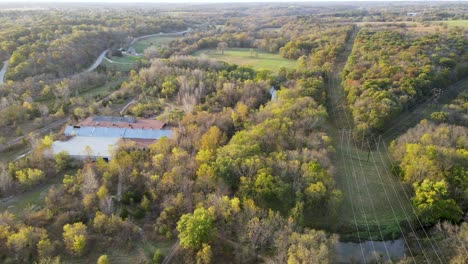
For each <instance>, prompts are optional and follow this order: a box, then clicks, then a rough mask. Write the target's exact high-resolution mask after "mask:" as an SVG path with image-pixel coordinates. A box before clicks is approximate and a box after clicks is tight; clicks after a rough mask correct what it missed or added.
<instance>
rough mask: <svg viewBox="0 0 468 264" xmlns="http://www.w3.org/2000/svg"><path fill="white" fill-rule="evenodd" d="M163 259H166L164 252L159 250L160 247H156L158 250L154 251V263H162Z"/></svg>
mask: <svg viewBox="0 0 468 264" xmlns="http://www.w3.org/2000/svg"><path fill="white" fill-rule="evenodd" d="M163 260H164V256H163V254H162V253H161V250H159V248H158V249H156V250H155V251H154V254H153V263H154V264H160V263H162V262H163Z"/></svg>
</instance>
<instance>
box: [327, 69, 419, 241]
mask: <svg viewBox="0 0 468 264" xmlns="http://www.w3.org/2000/svg"><path fill="white" fill-rule="evenodd" d="M343 93H344V92H343V90H342V88H341V85H340V79H339V77H338V74H335V75H334V76H333V77H332V78H330V82H329V83H328V86H327V94H328V107H329V111H330V112H329V113H330V133H331V134H332V135H333V139H334V142H335V144H334V147H335V149H336V152H335V155H334V157H333V164H334V165H335V169H336V171H335V180H336V183H337V187H338V189H339V190H341V192H342V194H343V202H342V205H341V207H340V209H339V210H338V212H337V216H336V218H337V220H336V223H335V224H336V226H335V228H336V230H335V231H337V232H339V233H340V236H341V238H342V239H344V240H354V241H356V240H358V239H360V240H382V239H391V238H397V237H399V236H400V228H399V226H400V223H401V226H402V228H404V227H403V226H404V225H406V221H407V220H408V219H409V220H412V219H413V214H412V209H411V204H410V202H409V201H408V199H407V198H406V196H405V194H404V191H403V188H402V185H400V182H399V179H397V178H396V177H395V176H393V175H392V174H391V173H390V170H389V169H390V161H389V159H388V156H387V153H386V152H385V150H384V148H382V149H381V150H380V151H377V150H373V151H371V152H369V151H368V150H367V149H366V148H365V147H364V148H362V146H361V142H356V143H355V142H354V141H353V139H352V136H351V133H349V132H343V131H342V130H341V129H349V128H352V118H351V115H350V114H349V110H348V109H347V107H346V104H345V101H344V99H343V98H344V97H343V96H344V95H343ZM382 144H385V143H382ZM405 213H406V215H405ZM356 226H357V228H356ZM356 229H358V230H356Z"/></svg>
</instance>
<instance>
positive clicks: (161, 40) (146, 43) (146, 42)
mask: <svg viewBox="0 0 468 264" xmlns="http://www.w3.org/2000/svg"><path fill="white" fill-rule="evenodd" d="M178 38H179V36H154V37H149V38H145V39H142V40H139V41H137V42H136V43H135V44H133V47H134V48H135V50H136V52H138V53H143V52H144V51H145V49H146V48H148V47H150V46H157V47H163V46H165V45H168V44H169V42H171V41H173V40H176V39H178Z"/></svg>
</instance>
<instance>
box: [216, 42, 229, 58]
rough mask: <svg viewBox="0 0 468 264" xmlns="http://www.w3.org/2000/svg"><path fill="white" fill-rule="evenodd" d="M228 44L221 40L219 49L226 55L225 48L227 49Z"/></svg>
mask: <svg viewBox="0 0 468 264" xmlns="http://www.w3.org/2000/svg"><path fill="white" fill-rule="evenodd" d="M227 47H228V44H227V43H226V42H219V43H218V51H221V54H223V55H224V50H225V49H227Z"/></svg>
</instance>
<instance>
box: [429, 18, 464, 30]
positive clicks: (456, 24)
mask: <svg viewBox="0 0 468 264" xmlns="http://www.w3.org/2000/svg"><path fill="white" fill-rule="evenodd" d="M432 23H436V24H439V23H443V24H447V25H448V26H449V27H463V28H468V20H439V21H433V22H432Z"/></svg>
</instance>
